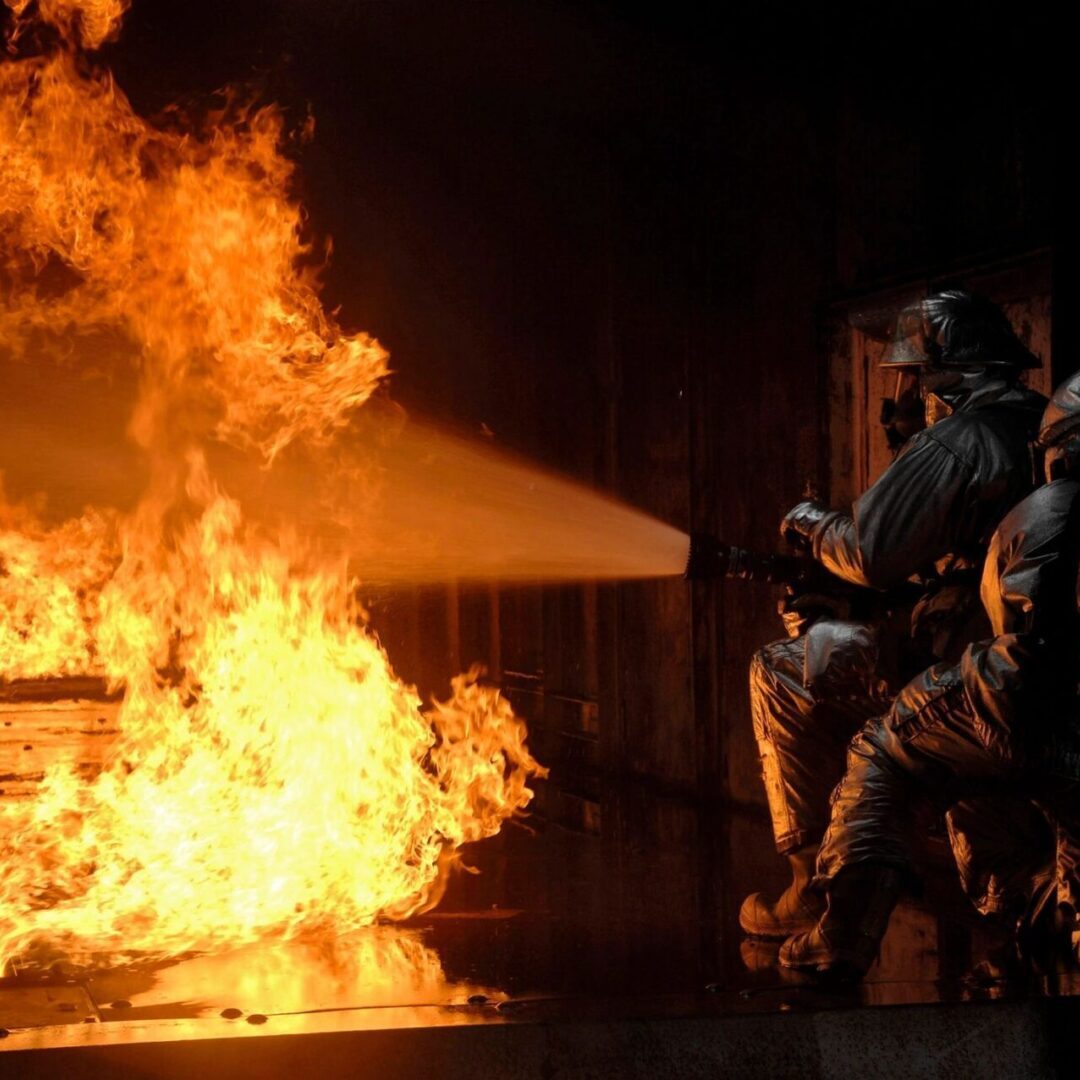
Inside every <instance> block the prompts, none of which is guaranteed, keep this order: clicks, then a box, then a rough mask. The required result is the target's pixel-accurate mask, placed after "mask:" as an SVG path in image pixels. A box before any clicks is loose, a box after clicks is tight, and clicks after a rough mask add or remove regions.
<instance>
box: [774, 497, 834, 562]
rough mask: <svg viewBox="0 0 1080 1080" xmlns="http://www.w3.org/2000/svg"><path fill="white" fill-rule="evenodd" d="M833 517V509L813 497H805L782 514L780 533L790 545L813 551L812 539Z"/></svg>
mask: <svg viewBox="0 0 1080 1080" xmlns="http://www.w3.org/2000/svg"><path fill="white" fill-rule="evenodd" d="M834 517H836V511H835V510H830V509H829V508H828V507H827V506H825V505H823V504H822V503H819V502H816V501H815V500H813V499H805V500H803V502H801V503H799V504H798V505H797V506H793V507H792V508H791V509H790V510H789V511H788V512H787V513H786V514H785V515H784V520H783V521H781V522H780V535H781V536H782V537H783V538H784V540H786V541H787V542H788V543H789V544H791V546H792V547H796V548H800V549H802V550H804V551H813V550H814V540H815V539H816V537H817V536H818V535H819V534H820V532H821V530H822V529H823V528H824V526H825V525H826V524H828V522H830V521H831V520H832V519H833V518H834Z"/></svg>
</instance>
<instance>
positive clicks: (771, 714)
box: [750, 639, 811, 743]
mask: <svg viewBox="0 0 1080 1080" xmlns="http://www.w3.org/2000/svg"><path fill="white" fill-rule="evenodd" d="M801 675H802V656H801V650H800V648H799V646H798V639H796V640H794V641H793V640H790V639H788V640H783V641H774V642H772V644H770V645H766V646H765V647H764V648H762V649H759V650H758V651H757V652H756V653H754V655H753V657H752V658H751V660H750V713H751V716H752V719H753V722H754V738H755V739H757V741H758V743H762V742H770V741H771V740H772V738H773V737H774V735H775V733H776V731H777V730H778V729H779V730H780V731H786V730H788V729H789V728H791V727H796V726H801V722H800V718H801V717H802V716H804V715H805V714H806V713H807V712H808V711H809V709H810V706H811V702H810V700H809V696H808V695H807V694H806V691H805V689H804V688H803V686H802V678H801ZM792 720H794V721H795V722H794V723H792V722H791V721H792Z"/></svg>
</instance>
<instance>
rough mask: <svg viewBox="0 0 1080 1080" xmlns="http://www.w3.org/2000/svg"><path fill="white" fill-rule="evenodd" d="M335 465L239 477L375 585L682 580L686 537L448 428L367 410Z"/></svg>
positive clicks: (307, 463)
mask: <svg viewBox="0 0 1080 1080" xmlns="http://www.w3.org/2000/svg"><path fill="white" fill-rule="evenodd" d="M351 435H352V438H351V439H350V440H349V444H350V445H349V448H348V449H347V450H346V451H345V452H344V454H345V455H346V457H347V460H343V455H342V452H341V451H340V450H335V457H334V460H333V462H332V463H330V462H327V461H325V460H324V461H320V460H318V459H316V460H312V459H310V458H309V459H305V460H303V461H288V460H284V461H280V462H277V463H275V466H274V469H273V470H272V472H271V473H270V474H269V475H262V476H255V475H253V474H251V473H249V474H248V475H247V476H246V477H239V476H236V478H235V480H234V484H235V485H236V488H237V489H238V490H245V491H246V492H247V493H248V498H249V499H250V500H252V502H253V503H254V504H255V505H261V506H262V508H263V510H264V512H266V511H267V510H269V512H271V513H272V514H273V515H274V516H275V517H277V518H279V519H280V520H286V521H289V522H290V523H292V525H293V526H294V527H297V528H299V529H300V530H301V531H302V532H303V533H305V534H306V535H308V536H311V537H315V538H317V539H318V540H319V541H320V543H321V544H322V545H323V546H324V547H326V548H330V549H333V550H334V551H336V552H337V553H338V554H339V555H341V556H342V557H345V558H347V559H348V562H349V565H350V570H351V571H352V573H354V574H355V575H356V576H357V577H358V578H360V579H361V580H362V581H364V582H365V583H366V584H370V585H393V584H404V583H427V582H443V581H451V580H458V581H469V580H474V581H475V580H486V581H504V582H522V581H534V582H567V581H575V580H629V579H634V578H655V577H666V576H673V575H677V574H681V573H682V572H683V570H684V569H685V567H686V560H687V553H688V550H689V542H690V541H689V537H688V536H687V535H686V534H685V533H683V532H681V531H680V530H679V529H676V528H673V527H672V526H670V525H666V524H664V523H663V522H661V521H658V520H656V519H655V518H653V517H651V516H650V515H648V514H645V513H643V512H641V511H640V510H636V509H634V508H633V507H630V506H628V505H626V504H625V503H622V502H619V501H618V500H616V499H613V498H611V497H609V496H607V495H604V494H601V493H599V492H597V491H594V490H592V489H590V488H588V487H586V486H585V485H583V484H579V483H577V482H575V481H573V480H570V479H568V478H567V477H565V476H560V475H558V474H555V473H552V472H549V471H546V470H544V469H542V468H539V467H538V466H537V465H535V464H534V463H531V462H528V461H525V460H523V459H520V458H518V457H515V456H514V455H512V454H509V453H507V452H506V451H504V450H502V449H500V448H499V447H498V446H497V445H496V444H495V443H494V441H492V440H487V439H481V438H478V437H477V438H472V437H465V436H463V435H461V434H459V433H457V432H452V431H449V430H448V429H447V428H445V427H444V426H439V425H436V424H433V423H432V422H430V421H426V420H423V419H419V418H416V417H405V416H404V414H403V413H402V412H401V411H400V410H397V409H394V408H393V407H392V406H387V405H384V406H383V407H381V408H380V407H378V406H377V405H376V404H373V405H372V406H369V409H367V410H365V415H364V416H362V417H360V418H358V419H357V420H356V421H355V422H354V426H353V430H352V432H351Z"/></svg>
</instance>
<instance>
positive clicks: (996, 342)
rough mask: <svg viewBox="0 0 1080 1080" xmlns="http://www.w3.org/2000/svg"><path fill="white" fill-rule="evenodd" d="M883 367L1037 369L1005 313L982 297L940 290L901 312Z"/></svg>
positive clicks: (963, 291)
mask: <svg viewBox="0 0 1080 1080" xmlns="http://www.w3.org/2000/svg"><path fill="white" fill-rule="evenodd" d="M881 366H882V367H883V368H901V369H903V368H907V369H913V368H917V369H926V368H932V369H937V370H942V369H944V370H950V371H973V370H986V369H987V368H992V369H998V370H1000V371H1002V373H1003V374H1004V373H1005V372H1009V373H1016V372H1019V371H1021V370H1023V369H1025V368H1037V367H1039V366H1040V361H1039V358H1038V357H1036V356H1034V355H1033V354H1032V353H1031V352H1030V351H1029V350H1028V349H1027V348H1026V347H1025V346H1024V344H1023V343H1022V342H1021V341H1020V339H1019V338H1018V337H1017V336H1016V333H1015V331H1014V330H1013V328H1012V324H1011V323H1010V322H1009V320H1008V318H1007V316H1006V315H1005V312H1004V311H1002V310H1001V308H1000V307H998V305H997V304H995V303H993V302H992V301H991V300H988V299H987V298H986V297H985V296H979V295H977V294H975V293H970V292H966V291H965V290H963V289H943V290H942V291H940V292H936V293H933V294H931V295H930V296H928V297H926V298H925V299H923V300H918V301H916V302H915V303H914V304H910V305H909V306H908V307H906V308H904V310H903V311H901V312H900V316H899V318H898V319H897V321H896V330H895V333H894V335H893V338H892V341H891V343H890V345H889V347H888V349H887V350H886V352H885V356H884V358H883V359H882V361H881Z"/></svg>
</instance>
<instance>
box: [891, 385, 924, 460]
mask: <svg viewBox="0 0 1080 1080" xmlns="http://www.w3.org/2000/svg"><path fill="white" fill-rule="evenodd" d="M881 426H882V428H883V429H884V431H885V440H886V442H888V444H889V449H890V450H892V451H893V453H896V451H898V450H899V449H900V447H901V446H903V445H904V443H906V442H907V441H908V439H910V438H911V436H912V435H914V434H915V433H916V432H917V431H922V429H923V428H924V427H926V418H925V411H924V404H923V400H922V396H921V394H920V392H919V375H918V371H917V370H916V369H915V368H909V367H907V366H904V367H897V369H896V381H895V382H894V384H893V392H892V396H891V397H884V398H882V399H881Z"/></svg>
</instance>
